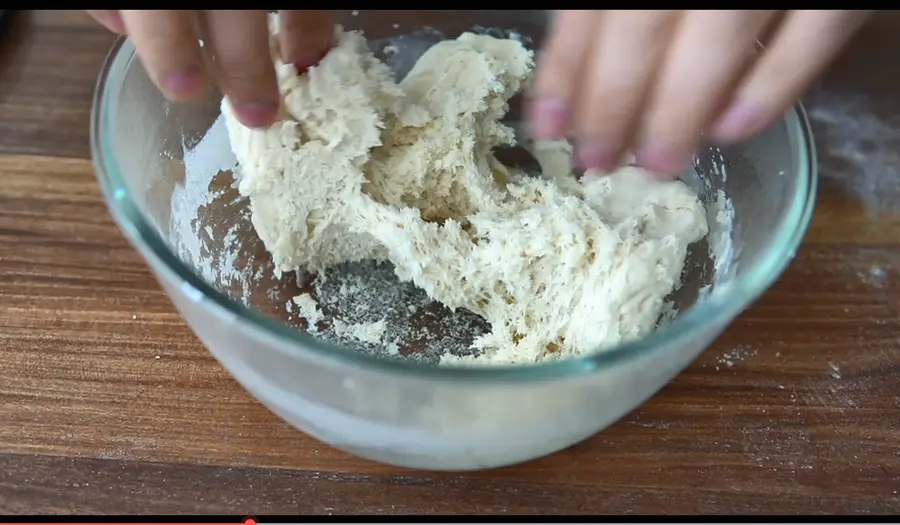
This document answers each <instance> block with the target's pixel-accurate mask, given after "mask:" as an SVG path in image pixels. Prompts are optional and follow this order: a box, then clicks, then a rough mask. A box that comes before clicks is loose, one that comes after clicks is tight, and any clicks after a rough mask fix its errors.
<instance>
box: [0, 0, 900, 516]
mask: <svg viewBox="0 0 900 525" xmlns="http://www.w3.org/2000/svg"><path fill="white" fill-rule="evenodd" d="M18 15H19V17H18V19H17V20H15V24H14V27H13V32H12V33H11V34H9V35H5V36H4V37H3V39H2V41H0V378H2V379H0V512H2V513H68V512H82V513H194V512H199V513H233V514H243V513H256V514H266V513H461V512H470V513H471V512H475V513H508V514H515V513H547V514H552V513H690V512H700V513H847V512H857V513H890V512H893V513H896V512H898V511H900V61H898V60H897V59H896V49H900V37H898V36H891V33H892V32H894V33H895V34H896V29H897V28H900V22H898V19H897V17H896V16H892V15H885V16H880V17H878V19H876V21H875V23H874V24H873V26H872V27H871V28H868V29H867V30H866V31H865V32H864V34H863V35H862V36H861V37H860V38H859V39H858V41H857V42H856V43H855V44H854V46H853V47H852V48H851V50H850V51H849V53H848V55H847V56H845V57H844V58H843V59H842V61H841V62H840V63H839V64H838V65H837V66H836V67H835V68H834V70H833V73H832V74H831V76H830V77H828V78H827V79H826V80H825V81H824V83H823V86H821V87H820V88H818V89H817V90H816V91H814V93H813V94H812V95H811V97H810V98H809V102H810V107H811V112H812V115H813V117H814V120H815V124H816V131H817V133H818V140H819V147H820V153H821V158H822V184H821V193H820V198H819V205H818V211H817V213H816V216H815V220H814V222H813V226H812V228H811V230H810V233H809V236H808V237H807V240H806V242H805V243H804V245H803V247H802V249H801V250H800V251H799V252H798V254H797V259H796V260H795V261H794V263H793V265H792V266H791V267H790V269H789V270H788V271H787V272H786V273H785V275H784V277H783V278H782V279H781V281H780V282H779V283H778V284H777V285H776V286H775V287H774V288H773V289H772V290H771V291H770V292H769V293H767V294H766V295H765V297H764V298H763V299H762V300H760V301H759V302H758V303H757V304H756V305H755V306H753V307H752V308H751V309H750V310H749V311H747V312H746V313H745V314H744V315H742V316H741V317H740V318H739V319H737V321H735V323H734V324H733V325H732V327H731V328H730V329H729V330H728V331H727V333H725V334H724V335H723V336H722V337H721V338H720V339H719V340H718V341H717V342H716V344H715V345H714V347H713V348H711V349H710V350H709V351H708V352H706V353H705V354H704V355H703V356H702V357H701V358H700V359H699V360H698V361H697V362H696V363H695V364H694V365H693V366H692V367H690V369H688V370H687V371H686V372H684V373H683V374H682V375H681V376H679V377H678V379H677V380H675V382H674V383H672V384H671V385H670V386H668V387H666V388H665V389H664V390H663V391H662V392H661V393H660V394H659V395H657V396H656V397H654V398H653V399H652V400H651V401H650V402H648V403H647V404H646V405H644V406H642V407H641V408H639V409H638V410H637V411H635V413H633V414H631V415H629V416H627V417H626V418H624V419H623V420H622V421H620V422H619V423H618V424H616V425H615V426H613V427H612V428H610V429H609V430H607V431H605V432H603V433H602V434H600V435H598V436H596V437H594V438H593V439H591V440H589V441H588V442H586V443H583V444H580V445H578V446H575V447H573V448H571V449H569V450H566V451H564V452H560V453H558V454H555V455H553V456H551V457H547V458H544V459H541V460H538V461H533V462H531V463H528V464H525V465H521V466H517V467H514V468H506V469H501V470H496V471H491V472H479V473H470V474H433V473H423V472H411V471H404V470H402V469H396V468H391V467H386V466H382V465H377V464H373V463H370V462H368V461H364V460H360V459H357V458H354V457H351V456H349V455H347V454H344V453H342V452H339V451H336V450H334V449H332V448H330V447H328V446H326V445H323V444H322V443H319V442H317V441H315V440H313V439H311V438H309V437H306V436H305V435H303V434H302V433H300V432H298V431H296V430H294V429H292V428H290V427H288V425H286V424H285V423H283V422H282V421H281V420H279V419H278V418H276V417H275V416H274V415H272V414H270V413H269V412H268V411H267V410H266V409H264V408H263V407H262V406H261V405H259V404H258V403H257V402H256V401H254V400H253V399H252V398H251V397H250V396H249V395H248V394H247V393H245V392H244V391H243V390H242V389H241V388H240V387H239V386H238V385H237V384H236V383H235V382H234V381H233V380H232V379H231V378H230V377H229V376H228V375H227V374H226V373H225V371H224V370H223V369H222V367H221V366H219V365H218V363H217V362H216V361H214V360H213V358H212V357H211V356H210V355H209V354H208V353H207V352H206V351H205V350H204V349H203V347H202V346H201V345H200V343H199V342H198V341H197V339H196V338H195V337H194V335H193V334H192V333H191V332H190V330H189V329H188V327H187V326H186V325H185V324H184V322H182V320H181V318H180V317H179V316H178V314H177V313H176V312H175V310H174V309H173V308H172V306H171V305H170V303H169V300H168V299H167V298H166V296H165V295H164V294H163V292H162V291H161V290H160V289H159V287H158V286H157V284H156V282H155V281H154V280H153V278H152V277H151V275H150V273H149V272H148V271H147V269H146V267H145V265H144V262H143V261H142V260H141V258H140V257H139V256H138V254H137V253H136V252H135V251H133V250H132V249H131V248H130V247H129V246H128V245H127V244H126V242H125V240H124V239H123V237H122V235H120V234H119V232H118V230H117V229H116V227H115V225H114V224H113V222H112V220H111V219H110V217H109V215H108V214H107V211H106V208H105V206H104V204H103V201H102V199H101V197H100V194H99V191H98V188H97V183H96V182H95V179H94V173H93V170H92V168H91V163H90V161H89V160H88V157H89V152H88V115H89V113H90V105H91V93H92V90H93V87H94V82H95V79H96V75H97V72H98V70H99V68H100V64H101V62H102V60H103V58H104V56H105V54H106V52H107V50H108V48H109V47H110V45H111V44H112V42H113V38H112V36H110V35H109V34H107V33H105V32H104V31H102V30H100V29H99V28H97V27H96V26H95V25H94V24H93V23H92V22H91V21H89V20H88V19H87V18H86V16H84V15H83V14H82V13H81V12H80V11H72V12H53V11H45V12H35V13H28V12H23V13H19V14H18Z"/></svg>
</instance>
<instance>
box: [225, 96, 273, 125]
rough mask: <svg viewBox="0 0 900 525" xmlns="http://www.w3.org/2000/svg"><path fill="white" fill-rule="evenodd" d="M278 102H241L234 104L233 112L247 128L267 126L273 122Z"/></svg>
mask: <svg viewBox="0 0 900 525" xmlns="http://www.w3.org/2000/svg"><path fill="white" fill-rule="evenodd" d="M278 106H279V105H278V104H276V103H272V102H242V103H238V104H234V105H233V107H234V114H235V115H236V116H237V118H238V120H239V121H241V123H242V124H244V125H245V126H247V127H248V128H267V127H269V126H271V125H272V124H273V123H274V122H275V117H276V115H277V114H278Z"/></svg>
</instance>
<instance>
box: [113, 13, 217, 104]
mask: <svg viewBox="0 0 900 525" xmlns="http://www.w3.org/2000/svg"><path fill="white" fill-rule="evenodd" d="M120 14H121V15H122V20H123V22H124V23H125V29H126V30H127V31H128V36H129V37H130V38H131V40H132V41H133V42H134V47H135V49H136V50H137V54H138V56H139V57H140V58H141V62H142V63H143V64H144V67H145V68H147V73H148V74H149V75H150V79H151V80H153V82H154V83H155V84H156V85H157V86H158V87H159V89H160V90H161V91H162V92H163V93H164V94H165V95H166V96H167V97H169V98H170V99H172V100H189V99H194V98H197V97H200V96H202V95H203V93H204V87H205V84H204V77H203V61H202V57H201V54H200V46H199V43H198V42H197V34H196V32H195V31H194V28H193V26H192V16H193V14H194V12H193V11H172V10H159V11H156V10H149V11H130V10H123V11H120Z"/></svg>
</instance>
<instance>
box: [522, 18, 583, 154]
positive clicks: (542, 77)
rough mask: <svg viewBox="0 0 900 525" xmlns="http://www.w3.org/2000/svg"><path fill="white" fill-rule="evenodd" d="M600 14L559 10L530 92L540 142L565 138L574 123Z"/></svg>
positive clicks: (533, 130)
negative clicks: (576, 104)
mask: <svg viewBox="0 0 900 525" xmlns="http://www.w3.org/2000/svg"><path fill="white" fill-rule="evenodd" d="M599 20H600V12H599V11H573V10H559V11H556V14H555V16H554V19H553V23H552V26H551V29H550V33H549V35H548V37H547V41H546V42H545V44H544V46H543V49H542V50H541V54H540V57H539V59H538V67H537V72H536V74H535V79H534V85H533V87H532V93H531V104H530V111H529V116H530V120H531V134H532V135H533V136H534V137H535V138H537V139H544V140H555V139H560V138H563V137H564V136H565V134H566V132H567V131H568V128H569V125H570V123H571V118H572V112H571V104H572V103H573V102H574V100H575V98H576V96H577V90H578V85H579V84H580V81H581V73H582V70H583V69H584V59H585V55H586V53H587V51H588V48H589V46H590V44H591V42H592V41H593V40H594V36H595V32H596V30H597V23H598V21H599Z"/></svg>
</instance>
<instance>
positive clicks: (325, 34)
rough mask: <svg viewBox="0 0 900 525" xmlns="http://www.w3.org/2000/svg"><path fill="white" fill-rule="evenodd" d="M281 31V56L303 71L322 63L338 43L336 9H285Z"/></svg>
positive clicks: (279, 32) (279, 35) (300, 71)
mask: <svg viewBox="0 0 900 525" xmlns="http://www.w3.org/2000/svg"><path fill="white" fill-rule="evenodd" d="M280 19H281V27H280V28H279V31H278V37H279V41H280V43H281V57H282V61H283V62H285V63H286V64H294V65H295V66H296V67H297V72H298V73H300V74H303V73H305V72H306V70H307V69H309V68H310V67H312V66H314V65H316V64H318V63H319V61H320V60H322V58H324V57H325V55H326V54H327V53H328V51H329V50H330V49H331V46H332V45H333V44H334V12H333V11H327V10H312V9H309V10H286V11H281V17H280Z"/></svg>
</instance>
